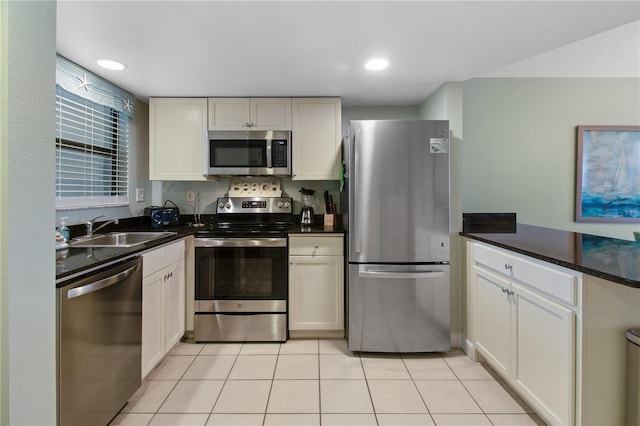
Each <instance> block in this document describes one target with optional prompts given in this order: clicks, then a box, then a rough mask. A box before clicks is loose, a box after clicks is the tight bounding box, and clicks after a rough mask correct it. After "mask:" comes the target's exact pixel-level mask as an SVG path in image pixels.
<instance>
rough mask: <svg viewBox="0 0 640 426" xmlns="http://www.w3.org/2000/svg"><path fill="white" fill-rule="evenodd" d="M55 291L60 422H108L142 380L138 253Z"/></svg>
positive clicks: (64, 425) (66, 424)
mask: <svg viewBox="0 0 640 426" xmlns="http://www.w3.org/2000/svg"><path fill="white" fill-rule="evenodd" d="M56 293H57V294H56V298H57V301H56V307H57V312H58V313H57V324H56V338H57V340H56V342H57V355H58V356H57V398H58V401H57V402H58V413H57V416H58V425H59V426H72V425H83V426H89V425H100V426H104V425H107V424H108V423H109V422H110V421H111V420H112V419H113V418H114V417H115V416H116V415H117V414H118V412H119V411H120V410H121V409H122V407H124V405H125V404H126V403H127V401H128V400H129V398H130V397H131V395H133V393H134V392H135V391H136V390H137V389H138V388H139V387H140V384H141V378H140V375H141V362H142V354H141V353H142V268H141V260H140V257H135V258H134V259H132V260H124V261H121V262H119V263H116V264H115V265H110V266H109V267H107V268H103V269H100V270H97V271H95V272H91V273H88V274H85V275H82V276H80V277H78V278H74V279H72V280H70V281H69V282H68V283H66V284H63V286H62V287H59V288H58V289H57V292H56Z"/></svg>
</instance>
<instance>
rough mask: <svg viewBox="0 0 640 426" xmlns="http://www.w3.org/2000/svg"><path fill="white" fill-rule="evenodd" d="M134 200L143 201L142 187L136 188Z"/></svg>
mask: <svg viewBox="0 0 640 426" xmlns="http://www.w3.org/2000/svg"><path fill="white" fill-rule="evenodd" d="M136 201H144V188H137V189H136Z"/></svg>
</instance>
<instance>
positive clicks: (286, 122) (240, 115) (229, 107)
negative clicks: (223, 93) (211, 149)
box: [209, 98, 291, 130]
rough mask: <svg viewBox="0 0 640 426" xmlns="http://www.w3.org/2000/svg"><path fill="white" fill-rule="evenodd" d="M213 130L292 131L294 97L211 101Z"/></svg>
mask: <svg viewBox="0 0 640 426" xmlns="http://www.w3.org/2000/svg"><path fill="white" fill-rule="evenodd" d="M209 130H291V98H209Z"/></svg>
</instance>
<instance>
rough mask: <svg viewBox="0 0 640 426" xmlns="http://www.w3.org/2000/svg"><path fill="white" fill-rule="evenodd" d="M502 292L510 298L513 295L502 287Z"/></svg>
mask: <svg viewBox="0 0 640 426" xmlns="http://www.w3.org/2000/svg"><path fill="white" fill-rule="evenodd" d="M502 292H503V293H506V294H507V296H512V295H513V291H512V290H509V289H508V288H505V287H502Z"/></svg>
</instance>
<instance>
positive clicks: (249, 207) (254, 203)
mask: <svg viewBox="0 0 640 426" xmlns="http://www.w3.org/2000/svg"><path fill="white" fill-rule="evenodd" d="M292 207H293V202H292V201H291V198H289V197H225V198H218V207H217V213H218V214H220V213H223V214H228V213H232V214H233V213H291V212H292Z"/></svg>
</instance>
